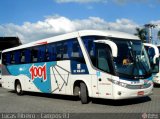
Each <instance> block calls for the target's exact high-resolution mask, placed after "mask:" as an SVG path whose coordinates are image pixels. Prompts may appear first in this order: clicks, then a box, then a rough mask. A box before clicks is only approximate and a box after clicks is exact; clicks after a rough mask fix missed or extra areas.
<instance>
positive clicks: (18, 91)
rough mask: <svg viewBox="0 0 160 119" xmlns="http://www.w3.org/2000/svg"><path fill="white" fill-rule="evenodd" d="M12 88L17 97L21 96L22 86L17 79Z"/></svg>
mask: <svg viewBox="0 0 160 119" xmlns="http://www.w3.org/2000/svg"><path fill="white" fill-rule="evenodd" d="M14 87H15V91H16V93H17V95H23V90H22V85H21V82H20V80H19V79H16V80H15V83H14Z"/></svg>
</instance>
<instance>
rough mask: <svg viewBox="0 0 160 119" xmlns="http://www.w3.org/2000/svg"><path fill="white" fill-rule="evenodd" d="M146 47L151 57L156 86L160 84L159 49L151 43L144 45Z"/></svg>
mask: <svg viewBox="0 0 160 119" xmlns="http://www.w3.org/2000/svg"><path fill="white" fill-rule="evenodd" d="M144 46H145V49H146V51H147V54H148V57H149V61H150V65H151V69H152V74H153V82H154V83H155V84H160V69H159V65H160V59H159V50H158V47H157V46H156V45H153V44H150V43H144Z"/></svg>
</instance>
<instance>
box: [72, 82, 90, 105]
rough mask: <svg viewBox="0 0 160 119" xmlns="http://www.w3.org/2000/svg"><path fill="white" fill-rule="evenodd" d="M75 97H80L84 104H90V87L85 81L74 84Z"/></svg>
mask: <svg viewBox="0 0 160 119" xmlns="http://www.w3.org/2000/svg"><path fill="white" fill-rule="evenodd" d="M73 95H75V96H79V97H80V99H81V102H82V104H87V103H88V102H89V91H88V86H87V85H86V83H85V82H84V81H82V80H77V81H75V82H74V87H73Z"/></svg>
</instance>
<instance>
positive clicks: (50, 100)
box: [0, 86, 160, 116]
mask: <svg viewBox="0 0 160 119" xmlns="http://www.w3.org/2000/svg"><path fill="white" fill-rule="evenodd" d="M10 112H12V113H92V114H93V113H160V86H158V87H155V88H154V93H153V95H151V96H149V97H143V98H138V99H129V100H128V99H127V100H120V101H113V100H104V99H92V101H91V102H90V103H89V104H81V102H80V100H78V99H77V98H75V97H72V96H64V95H49V94H40V93H28V92H27V93H25V94H24V95H23V96H18V95H17V94H16V93H14V92H13V91H8V90H7V89H3V88H2V87H0V113H10ZM159 116H160V115H159Z"/></svg>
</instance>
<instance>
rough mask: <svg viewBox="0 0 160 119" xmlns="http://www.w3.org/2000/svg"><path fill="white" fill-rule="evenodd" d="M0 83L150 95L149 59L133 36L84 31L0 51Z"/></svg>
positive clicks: (86, 93)
mask: <svg viewBox="0 0 160 119" xmlns="http://www.w3.org/2000/svg"><path fill="white" fill-rule="evenodd" d="M2 64H3V65H2V80H3V83H2V86H3V87H4V88H7V89H11V90H15V91H16V92H17V94H18V95H21V94H22V93H23V92H24V91H32V92H41V93H51V94H63V95H75V96H80V99H81V102H82V103H83V104H84V103H87V102H88V100H89V97H94V98H104V99H114V100H117V99H128V98H137V97H143V96H148V95H150V94H152V89H153V82H152V72H151V67H150V63H149V59H148V56H147V53H146V50H145V48H144V45H143V43H142V42H141V40H140V39H139V38H138V37H137V36H134V35H130V34H126V33H122V32H115V31H98V30H82V31H78V32H73V33H68V34H64V35H60V36H55V37H51V38H47V39H43V40H40V41H36V42H32V43H29V44H24V45H21V46H18V47H15V48H11V49H7V50H4V51H3V52H2Z"/></svg>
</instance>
